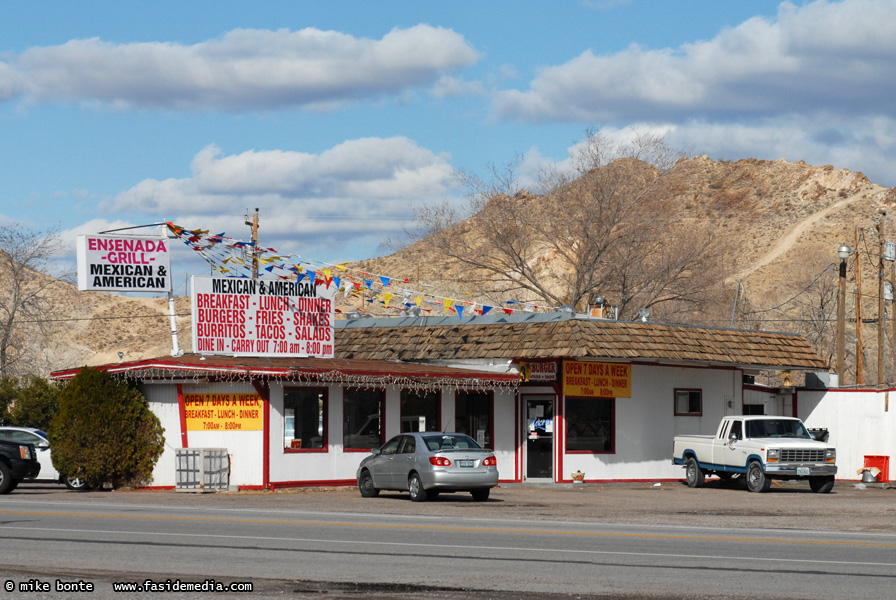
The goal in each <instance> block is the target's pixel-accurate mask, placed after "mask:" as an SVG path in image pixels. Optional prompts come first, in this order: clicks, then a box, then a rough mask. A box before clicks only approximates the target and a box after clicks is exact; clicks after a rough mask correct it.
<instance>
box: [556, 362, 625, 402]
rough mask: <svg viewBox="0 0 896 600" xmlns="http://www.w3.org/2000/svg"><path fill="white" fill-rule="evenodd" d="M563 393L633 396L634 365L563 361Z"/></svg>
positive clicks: (599, 396) (619, 396) (588, 396)
mask: <svg viewBox="0 0 896 600" xmlns="http://www.w3.org/2000/svg"><path fill="white" fill-rule="evenodd" d="M563 394H564V395H566V396H580V397H584V398H631V397H632V366H631V365H629V364H625V363H599V362H582V361H577V360H570V361H566V362H564V363H563Z"/></svg>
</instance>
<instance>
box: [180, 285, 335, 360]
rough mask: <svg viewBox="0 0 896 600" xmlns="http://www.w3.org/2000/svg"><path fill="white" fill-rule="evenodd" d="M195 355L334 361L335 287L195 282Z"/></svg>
mask: <svg viewBox="0 0 896 600" xmlns="http://www.w3.org/2000/svg"><path fill="white" fill-rule="evenodd" d="M192 281H193V285H192V288H193V295H192V317H193V351H194V352H197V353H199V354H226V355H228V356H294V357H301V356H309V357H316V358H333V338H334V335H333V321H334V318H335V306H334V302H333V297H334V295H335V293H336V285H335V284H334V283H332V282H331V283H330V285H326V283H324V282H314V283H312V282H311V281H307V280H306V281H299V282H296V281H281V280H265V279H244V278H225V277H193V280H192Z"/></svg>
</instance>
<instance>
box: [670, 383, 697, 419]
mask: <svg viewBox="0 0 896 600" xmlns="http://www.w3.org/2000/svg"><path fill="white" fill-rule="evenodd" d="M680 392H687V393H688V408H689V409H690V394H693V393H695V392H696V393H697V394H699V395H700V410H699V411H698V412H679V411H678V394H679V393H680ZM672 411H673V414H674V415H675V416H676V417H702V416H703V389H702V388H674V390H673V392H672Z"/></svg>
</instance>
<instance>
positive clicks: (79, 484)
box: [62, 477, 90, 492]
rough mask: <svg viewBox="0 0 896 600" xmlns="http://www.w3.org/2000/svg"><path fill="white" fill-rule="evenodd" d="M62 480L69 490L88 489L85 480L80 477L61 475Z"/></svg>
mask: <svg viewBox="0 0 896 600" xmlns="http://www.w3.org/2000/svg"><path fill="white" fill-rule="evenodd" d="M62 481H63V482H64V483H65V487H67V488H68V489H70V490H75V491H76V492H83V491H86V490H89V489H90V486H89V485H87V482H86V481H85V480H84V479H81V478H80V477H63V478H62Z"/></svg>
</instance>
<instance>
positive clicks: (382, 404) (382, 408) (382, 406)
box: [341, 388, 392, 453]
mask: <svg viewBox="0 0 896 600" xmlns="http://www.w3.org/2000/svg"><path fill="white" fill-rule="evenodd" d="M355 391H357V392H373V393H376V394H379V413H380V439H379V442H378V443H377V444H376V445H375V446H371V447H369V448H366V447H365V448H346V447H345V436H346V435H348V434H346V432H345V415H346V410H345V403H346V398H347V396H348V395H349V393H350V392H355ZM341 425H342V427H341V429H342V451H343V452H368V453H369V452H370V451H371V450H373V449H374V448H380V447H381V446H382V445H383V444H385V443H386V441H387V440H386V390H384V389H379V388H351V389H347V388H343V389H342V423H341ZM389 439H392V438H389Z"/></svg>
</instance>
